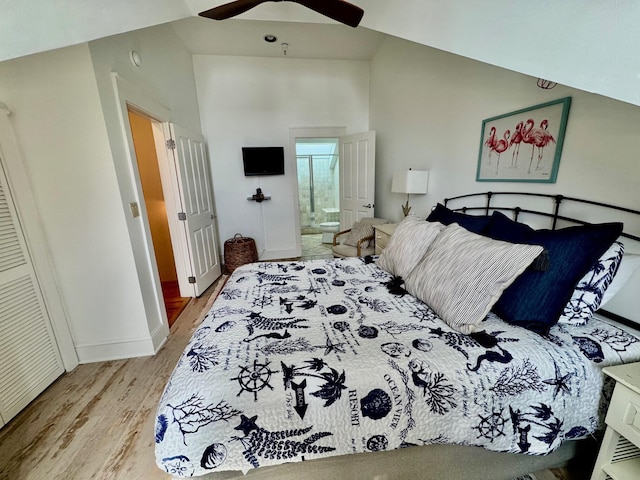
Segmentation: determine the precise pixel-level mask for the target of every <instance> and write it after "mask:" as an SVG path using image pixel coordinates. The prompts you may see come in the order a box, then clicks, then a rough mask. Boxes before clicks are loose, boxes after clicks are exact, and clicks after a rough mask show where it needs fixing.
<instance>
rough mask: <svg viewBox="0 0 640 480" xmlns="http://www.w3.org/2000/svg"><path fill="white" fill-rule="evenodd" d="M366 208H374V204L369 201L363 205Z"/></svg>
mask: <svg viewBox="0 0 640 480" xmlns="http://www.w3.org/2000/svg"><path fill="white" fill-rule="evenodd" d="M362 206H363V207H364V208H373V207H374V206H373V205H371V204H370V203H367V204H366V205H362Z"/></svg>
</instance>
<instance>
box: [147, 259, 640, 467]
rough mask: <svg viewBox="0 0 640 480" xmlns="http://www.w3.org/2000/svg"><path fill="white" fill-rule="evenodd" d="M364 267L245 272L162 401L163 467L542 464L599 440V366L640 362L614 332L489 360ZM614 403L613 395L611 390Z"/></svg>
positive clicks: (499, 350)
mask: <svg viewBox="0 0 640 480" xmlns="http://www.w3.org/2000/svg"><path fill="white" fill-rule="evenodd" d="M390 279H391V276H390V275H389V274H387V273H386V272H385V271H383V270H381V269H380V268H378V267H377V266H376V264H375V263H366V262H365V261H364V260H363V259H357V258H350V259H336V260H316V261H311V262H285V263H255V264H251V265H245V266H243V267H241V268H238V269H237V270H236V271H235V272H234V273H233V275H231V277H230V278H229V281H228V282H227V284H226V286H225V287H224V289H223V290H222V292H221V293H220V295H219V297H218V299H217V300H216V301H215V303H214V304H213V307H212V308H211V310H210V312H209V313H208V314H207V316H206V318H205V319H204V321H203V323H202V324H201V325H200V326H199V327H198V329H197V330H196V331H195V333H194V335H193V337H192V338H191V340H190V342H189V344H188V345H187V347H186V349H185V351H184V353H183V355H182V357H181V358H180V360H179V362H178V364H177V366H176V368H175V370H174V372H173V374H172V376H171V378H170V380H169V382H168V384H167V387H166V390H165V392H164V394H163V395H162V398H161V400H160V404H159V408H158V413H157V422H156V458H157V463H158V465H159V466H160V467H161V468H163V469H165V470H166V471H167V472H168V473H170V474H172V475H174V476H183V477H188V476H198V475H204V474H207V473H211V472H214V471H222V470H242V471H245V472H246V471H247V470H249V469H251V468H255V467H261V466H266V465H275V464H280V463H285V462H294V461H302V460H309V459H313V458H317V457H321V456H331V455H343V454H348V453H356V452H371V451H379V450H389V449H396V448H402V447H408V446H413V445H424V444H430V443H449V444H460V445H476V446H481V447H485V448H487V449H489V450H496V451H505V452H523V453H529V454H545V453H548V452H551V451H552V450H554V449H556V448H557V447H558V446H559V445H560V443H561V442H562V441H564V440H565V439H571V438H577V437H582V436H584V435H586V434H588V433H590V432H593V431H594V430H596V429H598V428H601V427H602V425H603V423H602V422H603V413H604V412H603V409H602V405H600V403H601V397H602V395H601V392H602V391H603V381H604V378H603V377H604V376H603V374H602V372H601V367H603V366H606V365H611V364H617V363H626V362H630V361H637V360H640V341H639V339H638V338H636V337H634V336H632V335H631V334H629V333H627V332H625V331H623V330H620V329H619V328H617V327H614V326H612V325H610V324H608V323H605V322H602V321H599V320H597V319H592V320H590V321H589V322H588V324H587V325H585V326H582V327H576V326H571V327H568V326H562V327H561V326H555V327H553V329H552V330H551V333H550V335H549V337H548V338H543V337H541V336H539V335H537V334H535V333H532V332H529V331H527V330H524V329H522V328H519V327H514V326H511V325H508V324H506V323H504V322H502V321H501V320H500V319H498V318H497V317H495V316H492V315H489V317H488V318H487V319H486V320H485V321H484V322H483V323H482V324H481V326H482V330H483V331H485V332H486V333H487V334H489V336H490V337H492V339H493V343H494V344H493V345H491V342H490V343H489V344H487V343H486V342H484V341H483V342H482V343H484V344H485V346H484V347H483V346H482V345H481V344H480V343H479V342H478V341H476V340H475V339H474V338H472V337H471V336H469V335H464V334H461V333H457V332H456V331H453V330H451V329H450V328H449V327H448V326H446V325H445V324H444V323H443V322H442V321H441V320H440V319H439V318H438V317H437V316H436V315H435V314H434V313H433V312H432V311H431V310H430V309H429V307H427V305H425V304H424V303H422V302H420V301H419V300H417V299H415V298H414V297H412V296H410V295H408V294H407V295H404V296H401V295H399V294H393V293H390V292H389V289H388V288H387V286H386V285H385V284H386V282H388V281H389V280H390ZM605 390H606V389H605Z"/></svg>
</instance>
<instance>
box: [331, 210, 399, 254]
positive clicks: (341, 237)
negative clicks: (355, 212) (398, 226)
mask: <svg viewBox="0 0 640 480" xmlns="http://www.w3.org/2000/svg"><path fill="white" fill-rule="evenodd" d="M381 223H389V221H388V220H386V219H384V218H372V217H367V218H362V219H361V220H360V221H358V222H355V223H354V224H353V226H352V227H351V228H349V229H348V230H343V231H341V232H338V233H336V234H334V235H333V246H332V247H331V250H332V252H333V256H334V257H335V258H344V257H364V256H366V255H373V254H374V252H375V248H374V244H373V239H374V234H373V225H377V224H381Z"/></svg>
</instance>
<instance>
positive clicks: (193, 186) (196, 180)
mask: <svg viewBox="0 0 640 480" xmlns="http://www.w3.org/2000/svg"><path fill="white" fill-rule="evenodd" d="M169 129H170V133H171V140H172V141H170V142H168V145H167V146H168V148H169V150H170V152H171V154H172V155H171V156H170V158H171V157H172V158H173V161H174V168H175V174H176V176H177V181H178V196H179V199H177V200H178V202H179V206H180V207H181V209H180V211H179V212H177V216H178V223H177V225H179V227H178V228H179V229H180V233H179V235H177V236H178V237H181V238H180V239H178V244H179V245H182V250H183V255H182V259H183V262H182V263H184V265H182V267H181V268H177V270H178V285H179V286H180V294H181V295H183V296H190V297H197V296H200V295H201V294H202V293H203V292H204V291H205V290H206V289H207V287H209V286H210V285H211V284H212V283H213V282H214V281H215V280H216V279H217V278H218V277H220V274H221V267H220V258H219V255H218V249H217V246H216V217H215V208H214V201H213V181H212V178H211V174H210V170H209V158H208V155H207V146H206V144H205V142H204V137H203V136H202V135H200V134H196V133H194V132H189V131H188V130H186V129H185V128H182V127H180V126H179V125H174V124H170V125H169ZM174 201H176V199H174ZM172 224H173V225H176V223H175V222H171V221H170V222H169V226H170V227H171V225H172ZM173 238H174V235H173V234H172V239H173ZM177 263H181V262H177ZM176 267H178V265H176ZM182 272H184V273H183V274H181V273H182Z"/></svg>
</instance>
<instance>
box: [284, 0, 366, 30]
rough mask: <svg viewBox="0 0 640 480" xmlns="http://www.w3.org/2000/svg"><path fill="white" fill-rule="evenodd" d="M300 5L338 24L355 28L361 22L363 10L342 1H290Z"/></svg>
mask: <svg viewBox="0 0 640 480" xmlns="http://www.w3.org/2000/svg"><path fill="white" fill-rule="evenodd" d="M291 1H293V2H295V3H299V4H300V5H304V6H305V7H307V8H309V9H311V10H314V11H316V12H318V13H321V14H322V15H324V16H325V17H329V18H333V19H334V20H337V21H338V22H340V23H344V24H345V25H349V26H350V27H354V28H355V27H357V26H358V24H359V23H360V20H362V16H363V15H364V10H362V9H361V8H360V7H357V6H356V5H353V4H351V3H349V2H345V1H343V0H291Z"/></svg>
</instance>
